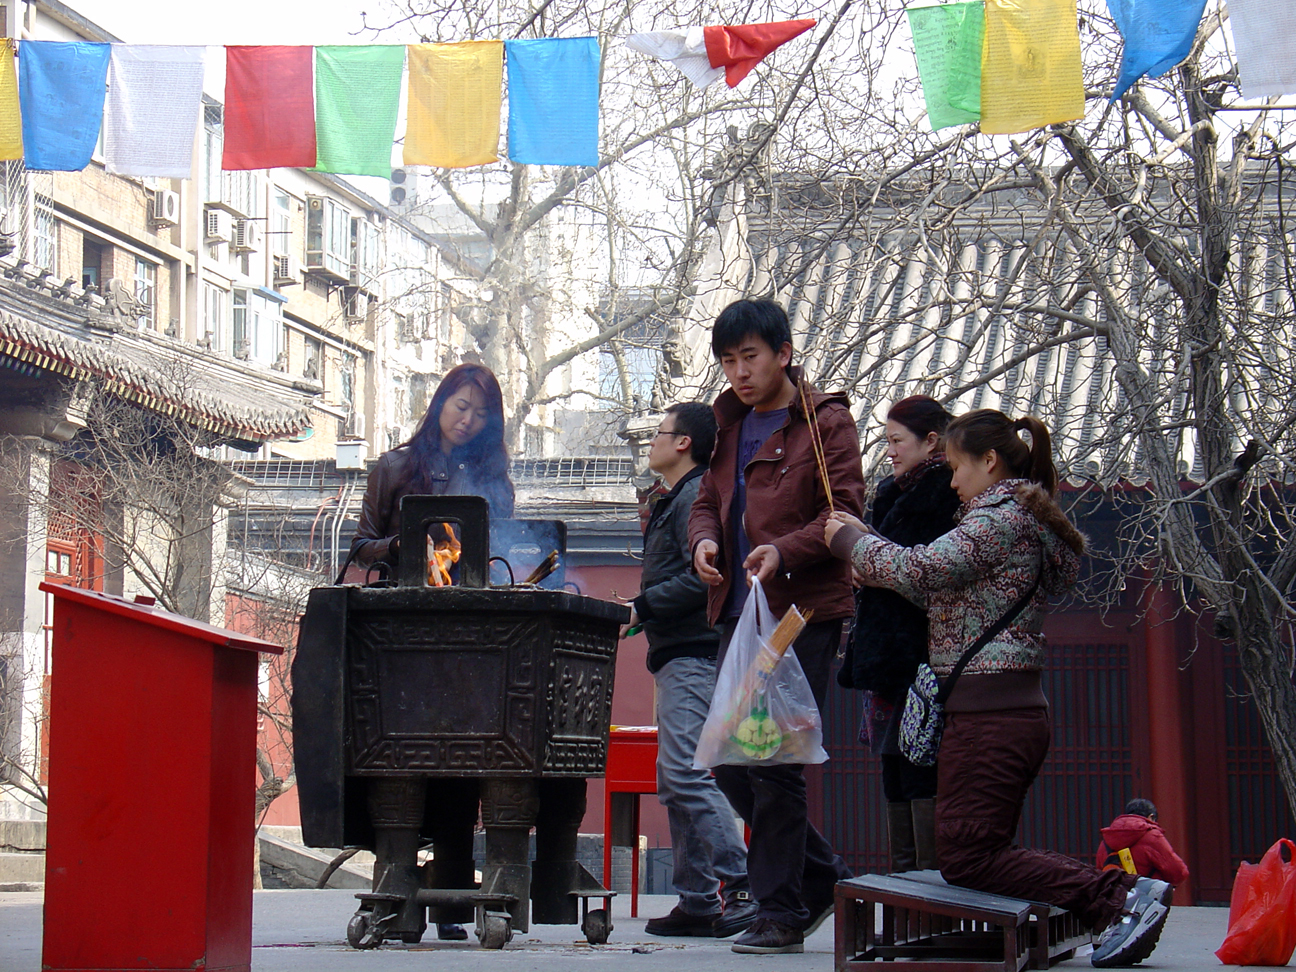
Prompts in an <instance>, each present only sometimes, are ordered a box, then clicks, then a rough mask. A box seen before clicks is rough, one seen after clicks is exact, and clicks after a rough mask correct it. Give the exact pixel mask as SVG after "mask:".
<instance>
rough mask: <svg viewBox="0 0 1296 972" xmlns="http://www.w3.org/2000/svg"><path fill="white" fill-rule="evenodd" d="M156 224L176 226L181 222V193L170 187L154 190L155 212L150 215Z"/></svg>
mask: <svg viewBox="0 0 1296 972" xmlns="http://www.w3.org/2000/svg"><path fill="white" fill-rule="evenodd" d="M149 218H150V219H151V220H152V222H153V225H154V226H175V225H176V224H177V223H179V222H180V193H178V192H172V191H171V190H170V189H156V190H154V192H153V212H152V214H151V216H150V217H149Z"/></svg>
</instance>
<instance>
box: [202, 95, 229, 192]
mask: <svg viewBox="0 0 1296 972" xmlns="http://www.w3.org/2000/svg"><path fill="white" fill-rule="evenodd" d="M224 153H225V110H224V108H222V107H221V106H220V105H203V158H202V192H203V199H204V201H206V202H219V201H220V197H221V196H220V191H221V156H222V155H224Z"/></svg>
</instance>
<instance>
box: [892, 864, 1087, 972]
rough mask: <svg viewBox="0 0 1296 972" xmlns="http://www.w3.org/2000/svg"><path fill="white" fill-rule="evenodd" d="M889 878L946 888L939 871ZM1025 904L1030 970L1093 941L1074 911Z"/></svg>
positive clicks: (1060, 959)
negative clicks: (1027, 911) (1027, 916)
mask: <svg viewBox="0 0 1296 972" xmlns="http://www.w3.org/2000/svg"><path fill="white" fill-rule="evenodd" d="M892 877H898V878H902V879H904V880H906V881H920V882H923V883H925V884H929V885H937V886H939V887H942V888H948V887H949V885H948V884H946V883H945V879H944V878H943V877H941V873H940V871H902V872H900V873H897V874H893V875H892ZM1027 904H1029V905H1030V906H1031V921H1030V931H1029V935H1030V937H1029V939H1028V946H1027V947H1028V948H1029V949H1030V952H1031V968H1033V969H1047V968H1050V967H1052V966H1054V965H1056V964H1057V963H1058V962H1065V961H1066V960H1067V959H1069V958H1072V957H1073V956H1074V955H1075V951H1076V949H1077V948H1079V947H1080V946H1081V945H1088V944H1090V943H1091V942H1092V941H1093V936H1092V934H1091V933H1090V931H1089V929H1088V928H1086V927H1085V926H1084V925H1083V924H1082V923H1081V921H1080V916H1079V915H1077V914H1076V913H1075V912H1074V911H1067V910H1066V909H1065V908H1058V907H1056V906H1055V905H1050V904H1045V903H1044V902H1043V901H1027Z"/></svg>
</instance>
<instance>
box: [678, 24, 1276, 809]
mask: <svg viewBox="0 0 1296 972" xmlns="http://www.w3.org/2000/svg"><path fill="white" fill-rule="evenodd" d="M903 16H904V14H903V10H902V8H901V6H900V4H899V3H898V2H894V3H893V2H887V3H883V4H882V5H880V6H873V7H870V8H869V9H868V10H863V9H859V10H856V11H853V12H852V13H851V18H850V25H849V28H847V29H843V31H842V33H843V35H844V36H846V35H849V36H854V37H856V38H859V39H860V40H861V42H860V43H859V45H858V47H857V48H856V49H855V51H854V52H853V60H852V64H853V66H854V77H851V78H848V77H844V76H842V74H841V73H840V66H838V73H837V74H836V75H834V74H832V65H831V64H825V65H824V70H823V74H822V76H821V77H817V78H816V80H817V81H818V82H819V88H818V90H817V94H816V97H815V98H814V99H813V100H811V101H809V102H808V103H807V104H806V105H805V106H804V110H801V111H798V112H796V113H795V114H794V115H792V116H789V117H785V118H781V119H776V121H777V122H778V124H779V126H780V127H779V131H778V133H777V134H776V136H775V138H774V140H773V143H772V144H773V146H774V152H773V154H772V157H771V158H770V159H769V161H768V163H767V169H768V171H770V172H771V173H774V175H772V177H771V178H769V179H767V180H764V181H761V180H757V181H755V182H753V181H751V180H748V183H747V184H745V185H743V184H740V183H739V182H734V183H731V184H730V185H729V193H728V195H726V197H725V199H726V205H728V206H729V207H730V209H729V211H728V212H729V215H728V217H727V219H728V222H729V225H730V226H731V227H737V228H738V229H737V235H738V236H740V237H741V239H740V240H738V241H737V242H736V243H730V244H726V245H720V244H718V243H714V242H713V246H712V252H713V253H716V254H719V257H718V259H719V260H720V262H721V263H722V264H723V266H722V267H721V271H720V273H719V274H718V275H717V277H719V278H723V280H722V282H721V284H720V285H719V286H718V288H717V290H716V293H717V294H719V295H720V296H719V297H717V298H714V299H712V300H711V302H710V304H709V305H708V307H710V306H711V305H714V304H716V303H721V302H723V300H725V299H728V298H730V297H732V296H737V295H739V294H751V293H756V294H762V293H764V294H772V295H776V296H780V297H782V298H784V299H786V300H788V302H789V303H790V305H791V307H790V309H791V310H792V312H793V315H794V318H795V330H796V333H797V340H798V342H799V345H800V347H799V351H800V352H801V353H802V354H803V355H804V357H805V360H806V361H807V363H808V365H809V367H810V370H811V372H812V374H813V375H815V377H816V378H817V379H818V380H820V381H821V382H822V383H823V384H825V385H828V386H835V387H840V386H843V385H844V386H846V387H848V388H849V389H850V390H851V391H852V392H853V393H854V396H855V397H856V400H857V401H859V400H862V401H863V405H862V410H863V411H862V414H861V418H860V427H861V431H862V433H863V435H864V439H865V445H866V447H867V446H868V445H869V443H870V441H872V437H873V436H875V435H876V430H877V428H878V426H879V425H880V421H879V418H880V412H881V411H884V410H885V405H886V403H888V402H889V401H891V400H893V399H894V398H895V397H897V396H898V395H900V394H907V393H912V392H915V391H926V392H929V393H932V394H935V395H937V396H938V397H941V398H943V399H944V400H945V401H947V402H950V403H954V404H956V405H957V406H958V407H959V408H969V407H979V406H983V405H990V406H994V407H1001V408H1004V410H1006V411H1009V412H1012V413H1020V412H1025V411H1031V412H1035V413H1036V414H1039V415H1041V416H1042V417H1044V418H1045V419H1046V420H1047V421H1049V422H1050V423H1051V424H1052V426H1053V427H1054V429H1055V432H1056V435H1057V439H1058V446H1059V452H1060V455H1061V457H1062V460H1063V464H1064V467H1065V470H1064V471H1065V472H1066V474H1067V475H1068V477H1069V478H1071V479H1072V480H1073V481H1075V482H1082V483H1088V484H1089V485H1090V487H1091V488H1092V489H1105V488H1108V487H1110V486H1112V485H1113V484H1115V483H1117V482H1123V483H1125V484H1131V483H1132V484H1134V485H1136V486H1138V487H1140V490H1141V491H1140V492H1138V493H1137V494H1136V495H1137V496H1138V502H1137V503H1130V504H1127V505H1126V506H1125V507H1124V509H1125V511H1126V512H1127V514H1128V515H1127V519H1126V521H1125V522H1124V523H1123V524H1122V527H1121V543H1120V544H1119V548H1118V549H1116V550H1114V551H1113V552H1112V555H1111V557H1112V559H1111V562H1110V563H1109V564H1107V565H1106V566H1107V568H1108V580H1109V583H1110V588H1111V590H1112V591H1115V590H1118V589H1120V588H1121V587H1123V585H1124V583H1125V581H1126V579H1127V578H1128V577H1130V576H1131V575H1133V576H1139V577H1142V576H1147V575H1148V574H1149V573H1150V574H1151V576H1152V577H1153V579H1154V580H1155V581H1157V582H1159V583H1166V584H1169V585H1171V586H1173V587H1175V588H1177V589H1178V590H1179V591H1180V592H1181V594H1182V600H1183V603H1184V604H1185V605H1187V606H1191V607H1200V608H1202V609H1204V610H1206V611H1207V612H1208V613H1209V614H1211V615H1212V616H1213V618H1214V626H1215V632H1216V633H1217V634H1218V635H1219V636H1220V637H1222V638H1224V639H1226V640H1231V641H1232V642H1233V643H1234V644H1235V645H1236V647H1237V651H1238V654H1239V657H1240V660H1241V667H1242V671H1243V673H1244V675H1245V678H1246V681H1247V685H1248V687H1249V689H1250V692H1251V694H1252V696H1253V698H1254V700H1255V703H1256V707H1257V711H1258V712H1259V715H1260V718H1261V721H1262V724H1263V726H1264V729H1265V732H1266V735H1267V738H1268V741H1269V744H1270V747H1271V749H1272V751H1273V753H1274V757H1275V761H1276V763H1277V766H1278V769H1279V773H1280V776H1281V779H1282V781H1283V785H1284V788H1285V790H1286V793H1287V797H1288V803H1289V805H1291V806H1296V686H1294V685H1293V677H1292V676H1293V665H1294V663H1296V659H1294V656H1293V647H1292V640H1291V631H1290V624H1291V621H1292V620H1293V605H1292V596H1293V595H1292V587H1293V582H1294V581H1296V543H1293V539H1296V538H1294V537H1293V530H1294V528H1296V523H1294V522H1293V510H1292V502H1293V493H1292V491H1291V489H1290V486H1289V484H1290V482H1291V480H1292V456H1293V447H1294V446H1296V439H1294V438H1293V425H1294V424H1296V396H1293V394H1292V391H1293V389H1292V385H1293V374H1294V373H1296V372H1294V371H1293V345H1294V344H1296V328H1294V327H1293V306H1292V297H1291V292H1292V282H1293V257H1294V254H1293V229H1294V227H1293V226H1292V225H1291V214H1290V211H1291V208H1292V195H1291V192H1292V186H1293V182H1292V176H1291V166H1292V162H1293V154H1292V150H1293V147H1296V139H1293V134H1296V129H1293V126H1292V124H1291V122H1290V121H1289V118H1288V116H1289V113H1287V112H1283V111H1279V110H1275V106H1273V105H1264V104H1243V103H1242V99H1241V93H1240V89H1239V82H1238V71H1237V66H1236V65H1235V63H1234V62H1233V60H1232V58H1231V56H1230V53H1229V51H1230V50H1231V45H1230V44H1226V43H1225V39H1224V35H1223V31H1224V26H1223V25H1224V23H1225V22H1226V18H1227V10H1226V8H1225V7H1224V6H1223V5H1222V4H1219V5H1216V4H1215V3H1212V4H1210V5H1209V6H1208V9H1207V14H1206V16H1205V18H1204V20H1203V22H1202V24H1201V26H1200V29H1199V32H1198V35H1197V40H1196V43H1195V45H1194V47H1193V49H1192V52H1191V54H1190V55H1189V56H1188V58H1187V60H1185V61H1184V62H1183V63H1182V64H1181V65H1180V66H1179V67H1178V68H1176V69H1175V70H1173V71H1171V72H1170V73H1169V74H1167V75H1165V76H1164V77H1162V78H1160V79H1155V80H1146V79H1145V80H1144V81H1142V82H1141V83H1139V84H1138V85H1136V86H1135V87H1134V88H1132V89H1131V90H1130V91H1129V92H1128V93H1127V94H1126V95H1125V96H1124V97H1123V98H1121V99H1120V100H1119V101H1118V102H1116V103H1115V104H1110V103H1109V100H1108V99H1109V98H1110V95H1111V92H1112V89H1113V82H1114V80H1115V75H1116V66H1117V65H1118V64H1119V61H1120V38H1119V35H1118V34H1117V32H1116V29H1115V27H1114V25H1113V24H1112V23H1111V21H1110V19H1109V18H1108V17H1107V13H1106V10H1105V8H1104V7H1103V6H1102V4H1101V3H1100V2H1096V0H1082V2H1081V17H1080V24H1081V42H1082V48H1083V51H1084V63H1085V84H1086V88H1087V111H1086V114H1085V117H1084V118H1083V119H1082V120H1078V121H1075V122H1072V123H1067V124H1059V125H1054V126H1051V127H1049V128H1047V129H1042V130H1038V131H1033V132H1024V133H1022V134H1020V135H1018V136H1015V137H989V136H985V135H982V134H980V133H979V132H978V131H977V129H976V127H975V126H967V127H964V128H961V129H960V128H956V129H949V130H946V131H943V132H940V133H931V132H929V131H925V128H926V125H925V124H924V123H923V122H922V121H921V119H922V104H921V100H920V98H919V92H918V90H917V72H916V69H915V68H914V67H913V62H912V60H911V59H910V58H911V55H910V54H909V50H911V47H910V45H911V41H910V40H909V39H908V33H907V30H906V29H905V28H904V27H903ZM864 38H871V39H872V42H871V43H869V42H865V41H864V40H863V39H864ZM713 309H714V308H713ZM701 317H702V318H704V317H705V315H701ZM706 358H707V349H706V348H705V346H704V343H695V347H694V353H693V357H692V367H691V370H690V374H691V375H692V376H693V377H692V379H691V380H692V381H693V382H694V383H696V384H700V385H703V386H705V385H707V383H708V381H709V380H711V381H713V380H714V378H713V375H712V376H708V373H707V371H706V368H705V365H706ZM686 383H687V382H686Z"/></svg>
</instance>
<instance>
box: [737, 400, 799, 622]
mask: <svg viewBox="0 0 1296 972" xmlns="http://www.w3.org/2000/svg"><path fill="white" fill-rule="evenodd" d="M787 420H788V410H787V409H786V408H776V409H773V410H771V411H768V412H757V411H755V410H754V409H753V410H752V411H750V412H748V413H747V414H746V415H745V416H743V420H742V430H741V431H740V432H739V434H738V465H737V469H736V470H735V472H734V499H733V533H734V562H733V563H732V564H731V565H730V573H731V574H733V582H732V583H731V584H730V585H729V600H728V602H727V604H728V606H727V607H726V608H725V611H724V616H725V617H726V618H736V617H738V615H740V614H742V609H743V605H744V604H746V603H747V590H748V587H747V572H746V571H745V570H743V566H742V564H743V561H744V560H746V559H747V555H748V554H749V553H751V549H752V548H751V541H750V540H749V539H748V537H747V531H746V529H745V528H744V527H743V516H744V514H745V513H746V512H747V464H748V463H749V462H751V461H752V460H753V459H755V458H756V453H758V452H760V450H761V446H763V445H764V444H765V440H766V439H768V438H769V437H770V436H771V435H773V434H774V433H775V432H776V431H778V430H779V429H781V428H782V427H783V426H784V425H786V424H787Z"/></svg>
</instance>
